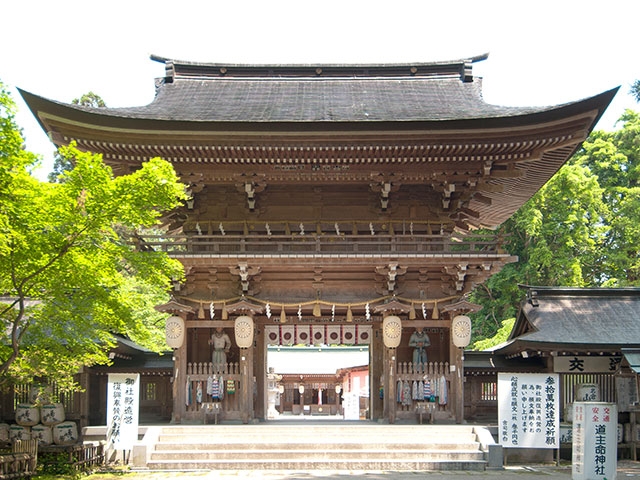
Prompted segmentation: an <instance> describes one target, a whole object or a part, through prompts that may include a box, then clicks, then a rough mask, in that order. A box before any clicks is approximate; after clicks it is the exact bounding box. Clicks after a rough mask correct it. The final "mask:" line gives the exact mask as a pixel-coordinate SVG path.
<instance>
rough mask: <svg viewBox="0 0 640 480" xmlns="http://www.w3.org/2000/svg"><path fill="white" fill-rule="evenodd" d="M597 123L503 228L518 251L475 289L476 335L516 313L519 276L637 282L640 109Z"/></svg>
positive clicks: (488, 333)
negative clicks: (605, 125)
mask: <svg viewBox="0 0 640 480" xmlns="http://www.w3.org/2000/svg"><path fill="white" fill-rule="evenodd" d="M620 122H621V124H622V128H621V129H619V130H617V131H614V132H602V131H596V132H593V134H592V135H591V136H590V137H589V138H588V139H587V140H586V141H585V142H584V143H583V145H582V146H581V148H580V149H579V150H578V151H577V152H576V154H575V155H574V156H573V157H572V159H571V160H570V161H569V162H568V163H567V164H566V165H565V166H563V167H562V168H561V169H560V170H559V171H558V173H557V174H556V175H555V176H554V177H553V178H551V180H549V182H547V184H546V185H544V186H543V187H542V188H541V189H540V190H539V191H538V193H537V194H536V195H534V196H533V197H532V198H531V199H530V200H529V201H528V202H527V203H526V204H525V205H523V206H522V207H521V208H520V209H519V210H518V211H517V212H516V213H515V215H513V216H512V217H511V218H510V219H509V220H507V221H506V222H505V223H504V224H503V225H502V226H501V227H500V228H499V233H500V234H501V235H503V236H504V237H505V238H507V239H508V241H507V243H506V245H505V249H506V250H507V251H508V252H510V253H512V254H514V255H517V256H518V259H519V260H518V262H517V263H514V264H510V265H507V266H506V267H505V268H504V269H503V270H502V271H501V272H500V273H498V274H497V275H494V276H493V277H491V278H490V279H489V280H488V281H487V282H485V283H484V284H483V285H480V286H479V287H477V288H476V289H475V290H474V291H473V292H472V293H471V295H470V299H471V301H473V302H476V303H479V304H481V305H483V307H484V308H483V310H482V311H481V312H479V313H478V314H475V316H474V338H475V339H479V338H488V337H492V336H493V335H494V334H495V333H496V331H497V330H498V329H499V328H500V326H501V322H502V320H503V319H505V318H509V317H513V316H515V315H516V313H517V312H516V309H517V305H518V304H519V302H520V300H521V299H522V290H521V289H520V288H519V287H518V285H519V284H528V285H546V286H572V287H601V286H609V287H618V286H639V285H640V258H639V255H640V225H638V218H640V114H638V113H635V112H632V111H627V112H625V114H624V115H623V116H622V117H621V119H620Z"/></svg>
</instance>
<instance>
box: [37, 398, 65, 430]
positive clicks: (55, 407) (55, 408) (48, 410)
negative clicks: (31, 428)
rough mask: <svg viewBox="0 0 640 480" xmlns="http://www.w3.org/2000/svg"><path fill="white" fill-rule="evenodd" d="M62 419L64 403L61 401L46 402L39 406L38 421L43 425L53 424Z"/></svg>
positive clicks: (62, 420) (63, 417)
mask: <svg viewBox="0 0 640 480" xmlns="http://www.w3.org/2000/svg"><path fill="white" fill-rule="evenodd" d="M64 420H65V416H64V405H62V404H61V403H47V404H45V405H42V406H41V407H40V422H41V423H42V424H43V425H55V424H56V423H61V422H64Z"/></svg>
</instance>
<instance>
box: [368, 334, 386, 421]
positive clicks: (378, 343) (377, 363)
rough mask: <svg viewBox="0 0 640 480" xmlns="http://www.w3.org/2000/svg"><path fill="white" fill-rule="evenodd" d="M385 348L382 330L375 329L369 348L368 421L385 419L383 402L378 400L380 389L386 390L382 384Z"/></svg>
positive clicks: (382, 399)
mask: <svg viewBox="0 0 640 480" xmlns="http://www.w3.org/2000/svg"><path fill="white" fill-rule="evenodd" d="M386 350H387V349H386V348H385V346H384V343H383V341H382V329H377V330H376V331H375V334H374V335H373V342H372V345H371V346H370V347H369V412H370V415H369V417H370V419H371V420H377V419H379V418H386V413H385V412H386V410H385V400H384V396H383V398H380V387H382V388H383V393H384V392H385V390H386V385H385V382H384V376H385V373H384V372H385V365H386V360H385V359H386V356H385V352H386Z"/></svg>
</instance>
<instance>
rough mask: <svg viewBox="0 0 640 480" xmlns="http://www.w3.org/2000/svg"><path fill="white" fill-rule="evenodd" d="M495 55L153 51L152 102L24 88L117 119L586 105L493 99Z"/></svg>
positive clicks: (429, 118)
mask: <svg viewBox="0 0 640 480" xmlns="http://www.w3.org/2000/svg"><path fill="white" fill-rule="evenodd" d="M487 56H488V55H480V56H476V57H471V58H468V59H461V60H453V61H443V62H430V63H413V64H376V65H374V64H369V65H342V64H331V65H311V64H310V65H238V64H221V63H199V62H189V61H179V60H172V59H167V58H163V57H159V56H152V57H151V58H152V60H154V61H158V62H163V63H164V64H165V70H166V74H165V76H164V77H162V78H159V79H157V80H156V96H155V98H154V100H153V101H152V102H151V103H150V104H148V105H144V106H136V107H124V108H94V107H85V106H79V105H68V104H64V103H62V102H56V101H51V100H46V99H44V98H42V97H38V96H36V95H32V94H30V93H28V92H25V91H21V93H22V95H23V97H25V100H26V101H27V103H28V104H29V105H30V107H31V108H32V109H33V108H34V106H35V107H37V106H38V105H40V104H42V103H43V102H44V103H49V102H50V103H51V105H50V108H51V106H53V104H57V105H58V107H59V108H62V107H64V108H69V109H71V110H75V111H77V112H78V113H79V112H86V113H89V114H98V115H100V116H101V117H103V118H105V117H111V118H112V119H113V121H117V120H118V119H120V120H127V119H129V120H147V121H148V120H155V121H161V122H212V123H218V122H222V123H228V122H231V123H240V124H246V123H289V122H293V123H307V122H312V123H317V122H320V123H323V122H327V123H331V124H336V123H342V122H364V123H367V124H370V123H375V122H401V123H411V122H435V123H440V122H444V123H448V122H465V121H479V120H482V121H485V122H486V121H487V120H489V119H491V120H494V121H499V120H502V121H503V122H504V121H506V120H508V122H509V123H508V124H509V125H514V122H516V123H517V122H518V119H519V118H520V117H522V118H520V120H524V117H527V116H530V115H540V114H544V113H549V112H553V111H554V110H557V109H562V108H570V107H571V106H572V105H576V104H580V103H582V102H571V103H567V104H564V105H559V106H553V107H539V106H538V107H506V106H498V105H491V104H488V103H486V102H485V101H484V99H483V98H482V79H481V78H478V77H474V76H473V74H472V65H473V64H474V63H475V62H478V61H481V60H485V59H486V58H487ZM34 113H36V112H35V111H34ZM600 113H601V112H600ZM67 115H68V113H67ZM36 117H38V115H36ZM498 123H499V122H498ZM505 125H506V124H505Z"/></svg>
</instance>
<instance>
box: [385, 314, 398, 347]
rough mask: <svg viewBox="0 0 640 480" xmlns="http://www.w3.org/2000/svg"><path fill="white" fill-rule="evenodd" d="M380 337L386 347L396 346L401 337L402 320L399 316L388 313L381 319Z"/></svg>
mask: <svg viewBox="0 0 640 480" xmlns="http://www.w3.org/2000/svg"><path fill="white" fill-rule="evenodd" d="M382 338H383V339H384V346H385V347H387V348H397V347H398V346H399V345H400V340H401V339H402V321H401V320H400V317H397V316H395V315H389V316H388V317H384V320H383V321H382Z"/></svg>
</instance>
